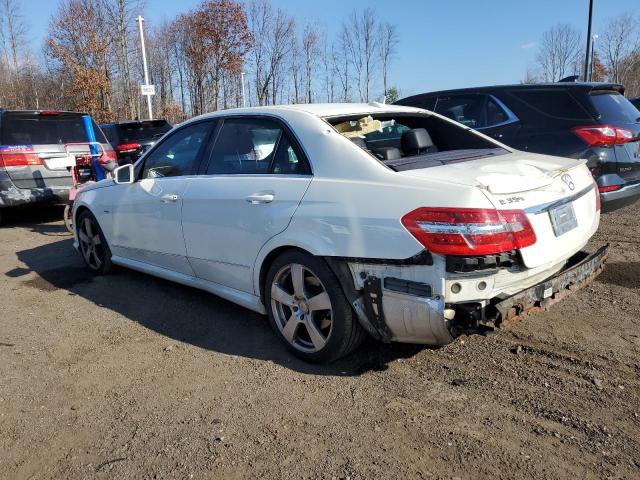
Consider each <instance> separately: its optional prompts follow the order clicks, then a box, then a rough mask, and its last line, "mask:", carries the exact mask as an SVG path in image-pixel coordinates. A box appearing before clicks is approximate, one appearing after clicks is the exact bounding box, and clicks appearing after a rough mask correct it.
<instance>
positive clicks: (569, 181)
mask: <svg viewBox="0 0 640 480" xmlns="http://www.w3.org/2000/svg"><path fill="white" fill-rule="evenodd" d="M560 180H562V181H563V182H564V183H565V185H566V186H567V187H569V190H571V191H573V190H575V188H576V184H575V183H573V178H571V175H569V174H568V173H565V174H564V175H562V176H561V177H560Z"/></svg>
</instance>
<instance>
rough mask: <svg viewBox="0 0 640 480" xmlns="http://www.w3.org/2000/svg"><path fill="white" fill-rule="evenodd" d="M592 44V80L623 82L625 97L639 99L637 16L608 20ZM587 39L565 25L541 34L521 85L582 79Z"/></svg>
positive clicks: (639, 19) (639, 30) (629, 14)
mask: <svg viewBox="0 0 640 480" xmlns="http://www.w3.org/2000/svg"><path fill="white" fill-rule="evenodd" d="M601 32H602V33H600V34H597V37H596V38H595V39H594V40H593V41H594V49H593V57H592V58H593V61H592V62H591V63H592V66H590V72H591V79H592V80H593V81H595V82H603V81H608V82H614V83H622V84H624V85H625V87H626V95H628V96H630V97H633V96H640V17H638V15H635V14H634V13H633V12H625V13H622V14H620V15H618V16H617V17H614V18H611V19H609V20H608V21H607V22H606V23H605V24H604V25H603V26H602V29H601ZM585 50H586V39H585V38H584V37H583V36H582V34H581V33H580V31H579V30H577V29H576V28H574V27H572V26H571V25H568V24H558V25H555V26H554V27H552V28H550V29H549V30H547V31H546V32H544V33H543V35H542V38H541V40H540V42H539V45H538V51H537V55H536V60H535V65H534V66H533V67H532V68H530V69H528V70H527V72H526V76H525V79H524V80H523V83H536V82H556V81H558V80H560V79H562V78H565V77H568V76H572V75H578V76H579V77H580V78H582V77H583V72H584V63H585Z"/></svg>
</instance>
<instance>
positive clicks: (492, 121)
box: [396, 83, 640, 211]
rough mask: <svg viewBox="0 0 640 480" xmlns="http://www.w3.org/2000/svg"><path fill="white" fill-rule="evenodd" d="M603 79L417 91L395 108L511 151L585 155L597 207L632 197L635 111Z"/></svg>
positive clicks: (635, 191)
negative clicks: (428, 115)
mask: <svg viewBox="0 0 640 480" xmlns="http://www.w3.org/2000/svg"><path fill="white" fill-rule="evenodd" d="M623 93H624V87H623V86H622V85H618V84H609V83H551V84H534V85H524V84H523V85H503V86H493V87H478V88H465V89H460V90H446V91H441V92H433V93H424V94H421V95H414V96H412V97H407V98H403V99H402V100H399V101H398V102H396V103H397V104H398V105H407V106H412V107H419V108H424V109H427V110H432V111H435V112H436V113H439V114H441V115H444V116H447V117H449V118H451V119H453V120H456V121H457V122H460V123H462V124H464V125H467V126H468V127H471V128H474V129H476V130H478V131H480V132H482V133H484V134H486V135H489V136H490V137H493V138H495V139H497V140H498V141H500V142H502V143H506V144H507V145H510V146H512V147H514V148H516V149H519V150H524V151H530V152H534V153H544V154H548V155H558V156H563V157H572V158H585V159H587V165H588V167H589V168H590V170H591V173H592V174H593V176H594V177H595V179H596V182H597V184H598V188H599V190H600V197H601V199H602V209H603V211H612V210H615V209H618V208H621V207H624V206H626V205H630V204H632V203H633V202H635V201H636V200H637V199H638V198H640V112H638V110H637V109H636V108H635V107H634V106H633V105H632V104H631V103H630V102H629V101H628V100H627V99H626V98H625V97H624V96H623Z"/></svg>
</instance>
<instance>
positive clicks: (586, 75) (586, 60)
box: [584, 0, 593, 82]
mask: <svg viewBox="0 0 640 480" xmlns="http://www.w3.org/2000/svg"><path fill="white" fill-rule="evenodd" d="M592 17H593V0H589V23H588V24H587V53H586V55H585V57H584V81H585V82H588V81H589V56H590V55H589V49H590V48H591V19H592Z"/></svg>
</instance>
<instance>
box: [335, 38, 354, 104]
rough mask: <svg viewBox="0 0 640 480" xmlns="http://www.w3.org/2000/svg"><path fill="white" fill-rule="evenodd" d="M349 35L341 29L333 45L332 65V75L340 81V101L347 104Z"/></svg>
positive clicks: (349, 74)
mask: <svg viewBox="0 0 640 480" xmlns="http://www.w3.org/2000/svg"><path fill="white" fill-rule="evenodd" d="M349 41H350V39H349V34H348V31H347V30H346V29H344V28H343V29H342V31H341V33H340V35H339V37H338V40H337V42H336V43H335V44H334V48H333V54H332V59H331V60H332V63H333V70H334V74H335V75H336V76H337V77H338V79H339V81H340V91H341V100H342V101H343V102H348V101H349V100H350V99H351V88H350V86H351V80H350V79H351V70H350V69H349V65H350V64H351V58H350V57H349Z"/></svg>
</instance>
